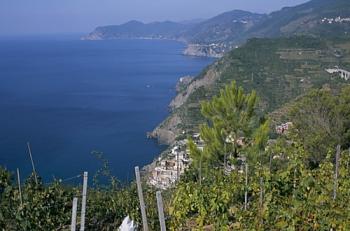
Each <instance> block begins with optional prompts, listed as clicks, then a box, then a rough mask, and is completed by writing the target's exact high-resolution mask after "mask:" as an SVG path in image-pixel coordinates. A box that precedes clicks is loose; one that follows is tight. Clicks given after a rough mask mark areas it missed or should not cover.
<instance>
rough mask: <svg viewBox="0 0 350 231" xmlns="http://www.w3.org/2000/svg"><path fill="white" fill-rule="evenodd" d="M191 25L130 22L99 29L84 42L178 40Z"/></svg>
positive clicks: (86, 37) (168, 22)
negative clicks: (140, 39) (130, 39)
mask: <svg viewBox="0 0 350 231" xmlns="http://www.w3.org/2000/svg"><path fill="white" fill-rule="evenodd" d="M189 27H191V25H188V24H181V23H176V22H170V21H165V22H153V23H147V24H145V23H142V22H139V21H130V22H127V23H125V24H122V25H116V26H102V27H97V28H96V29H95V30H94V31H93V32H92V33H90V34H89V35H87V36H84V37H83V38H82V39H84V40H104V39H122V38H123V39H126V38H132V39H134V38H149V39H176V38H177V37H178V36H177V35H178V34H179V33H184V31H186V30H187V29H188V28H189Z"/></svg>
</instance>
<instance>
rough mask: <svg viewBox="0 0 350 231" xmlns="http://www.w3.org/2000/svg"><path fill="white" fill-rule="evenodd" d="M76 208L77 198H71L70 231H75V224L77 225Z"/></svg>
mask: <svg viewBox="0 0 350 231" xmlns="http://www.w3.org/2000/svg"><path fill="white" fill-rule="evenodd" d="M77 207H78V198H77V197H74V198H73V207H72V222H71V225H70V230H71V231H75V228H76V224H77Z"/></svg>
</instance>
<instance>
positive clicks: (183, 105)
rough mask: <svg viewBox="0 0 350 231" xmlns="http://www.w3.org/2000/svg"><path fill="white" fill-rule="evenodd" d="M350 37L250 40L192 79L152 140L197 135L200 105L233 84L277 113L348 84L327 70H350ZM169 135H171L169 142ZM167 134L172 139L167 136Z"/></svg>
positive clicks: (265, 109) (201, 120) (262, 105)
mask: <svg viewBox="0 0 350 231" xmlns="http://www.w3.org/2000/svg"><path fill="white" fill-rule="evenodd" d="M349 54H350V38H349V37H348V38H343V39H337V40H335V39H333V40H328V39H327V40H325V39H319V38H312V37H293V38H276V39H267V38H266V39H251V40H249V41H248V42H247V44H246V45H244V46H242V47H240V48H238V49H235V50H233V51H231V52H229V53H228V54H227V55H225V56H224V57H223V58H222V59H220V60H218V61H217V62H216V63H214V64H213V65H211V66H210V67H209V68H208V69H207V70H205V71H204V72H203V73H202V74H201V75H199V76H198V77H197V78H195V79H194V80H192V82H191V84H189V86H188V87H187V89H186V90H183V91H182V92H179V94H178V96H177V97H176V98H175V99H174V101H173V102H172V104H171V105H172V106H173V108H172V109H173V112H172V114H171V115H170V116H169V118H167V119H166V120H165V121H164V122H163V123H162V124H161V125H160V126H158V127H157V128H156V129H155V130H154V132H153V136H154V137H158V138H160V141H162V142H164V141H166V143H171V142H168V141H173V140H175V139H176V138H177V137H179V138H183V136H186V135H187V134H188V133H191V132H193V131H195V130H197V128H198V125H199V124H200V123H202V122H203V119H202V117H201V116H200V101H202V100H206V99H210V98H211V97H212V96H213V95H215V94H217V93H218V91H219V89H220V88H222V87H223V86H224V85H225V84H227V83H229V82H231V81H232V80H235V81H237V84H238V85H240V86H243V88H244V89H245V90H246V91H250V90H253V89H256V90H257V93H258V95H259V97H260V99H261V105H260V106H261V108H263V110H264V111H265V112H272V111H274V110H276V109H278V108H279V107H281V106H282V105H284V104H285V103H287V102H289V101H290V100H292V99H294V98H296V97H298V96H300V95H302V94H304V93H305V92H307V91H308V90H309V89H311V88H319V87H322V86H324V85H325V84H327V85H329V86H331V87H335V86H337V85H339V84H344V83H346V81H345V80H342V79H341V78H339V77H337V76H332V75H330V74H328V73H327V72H326V71H325V69H326V68H329V67H334V66H335V65H338V66H341V67H343V68H345V69H349V68H350V55H349ZM168 131H171V135H172V136H171V137H170V138H169V135H170V134H169V133H167V132H168ZM165 133H167V135H168V137H167V139H162V134H165Z"/></svg>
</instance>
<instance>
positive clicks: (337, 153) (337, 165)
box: [333, 145, 340, 200]
mask: <svg viewBox="0 0 350 231" xmlns="http://www.w3.org/2000/svg"><path fill="white" fill-rule="evenodd" d="M339 158H340V145H338V146H337V152H336V154H335V171H334V188H333V200H335V199H337V188H338V174H339Z"/></svg>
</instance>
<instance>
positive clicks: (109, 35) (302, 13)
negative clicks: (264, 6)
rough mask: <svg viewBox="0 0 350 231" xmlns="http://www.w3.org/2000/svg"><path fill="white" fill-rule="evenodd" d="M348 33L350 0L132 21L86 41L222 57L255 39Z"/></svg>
mask: <svg viewBox="0 0 350 231" xmlns="http://www.w3.org/2000/svg"><path fill="white" fill-rule="evenodd" d="M349 33H350V0H311V1H309V2H307V3H304V4H301V5H298V6H294V7H285V8H283V9H281V10H279V11H276V12H273V13H271V14H269V15H265V14H256V13H251V12H247V11H241V10H233V11H230V12H226V13H223V14H220V15H218V16H216V17H213V18H211V19H208V20H204V21H202V20H193V21H184V22H180V23H176V22H170V21H166V22H155V23H148V24H144V23H142V22H138V21H130V22H128V23H125V24H122V25H119V26H104V27H98V28H96V29H95V31H93V32H92V33H90V34H89V35H87V36H85V37H83V39H88V40H99V39H118V38H149V39H172V40H179V41H183V42H186V43H187V44H188V48H187V49H186V50H185V51H184V53H185V54H187V55H198V56H213V57H221V56H222V55H223V53H226V52H227V51H229V50H231V49H232V48H234V47H236V46H239V45H241V44H243V43H245V42H246V40H247V39H250V38H254V37H269V38H271V37H279V36H287V37H289V36H294V35H308V36H313V37H335V36H341V35H346V34H349Z"/></svg>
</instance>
